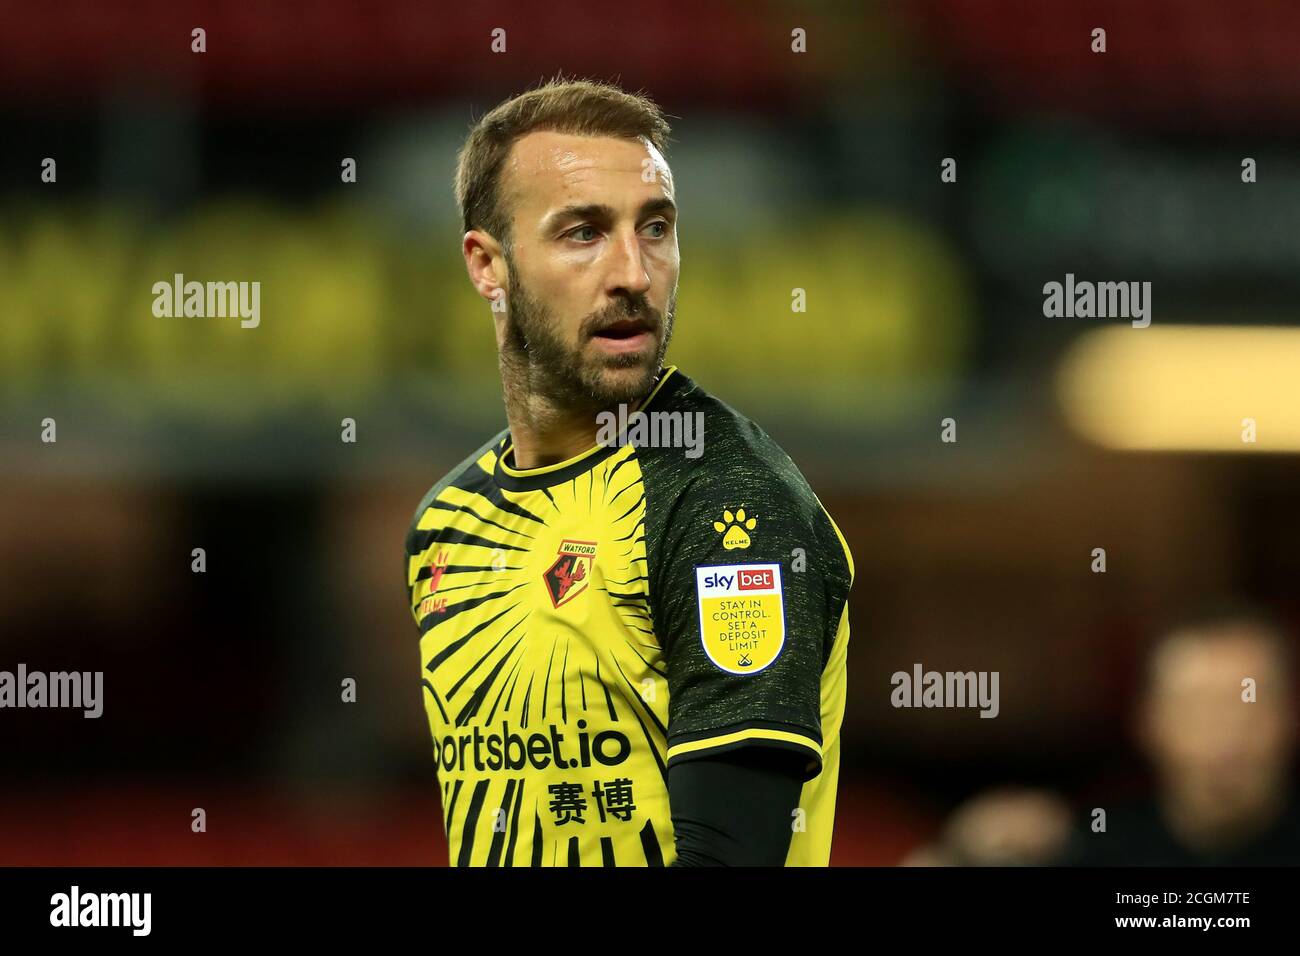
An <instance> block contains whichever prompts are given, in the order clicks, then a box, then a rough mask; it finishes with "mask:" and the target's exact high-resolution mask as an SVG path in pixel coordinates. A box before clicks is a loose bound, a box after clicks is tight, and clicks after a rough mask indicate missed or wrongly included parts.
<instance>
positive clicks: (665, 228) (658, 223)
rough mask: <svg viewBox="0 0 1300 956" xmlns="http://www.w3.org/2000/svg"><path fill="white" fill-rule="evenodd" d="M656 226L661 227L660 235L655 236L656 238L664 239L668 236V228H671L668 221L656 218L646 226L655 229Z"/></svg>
mask: <svg viewBox="0 0 1300 956" xmlns="http://www.w3.org/2000/svg"><path fill="white" fill-rule="evenodd" d="M656 226H658V227H659V229H660V230H661V231H660V233H659V234H658V235H656V236H655V237H654V238H655V239H664V238H666V237H667V236H668V230H669V226H668V223H667V222H665V221H664V220H662V219H656V220H655V221H654V222H652V223H650V224H649V225H648V226H646V228H647V229H653V228H655V227H656Z"/></svg>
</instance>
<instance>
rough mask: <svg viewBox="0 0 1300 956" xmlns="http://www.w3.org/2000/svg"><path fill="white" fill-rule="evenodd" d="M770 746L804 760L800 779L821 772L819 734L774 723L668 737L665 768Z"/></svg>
mask: <svg viewBox="0 0 1300 956" xmlns="http://www.w3.org/2000/svg"><path fill="white" fill-rule="evenodd" d="M756 746H757V747H773V748H777V749H780V750H789V751H792V752H794V753H798V754H801V755H803V756H804V757H805V758H806V761H807V762H806V763H805V765H804V780H805V781H808V780H811V779H813V778H814V777H816V776H817V775H818V774H819V773H821V769H822V742H821V735H820V734H819V733H816V732H815V731H812V730H809V729H808V728H806V727H799V726H797V725H795V724H785V723H778V722H774V721H762V720H755V721H746V722H744V723H739V724H732V725H730V726H728V727H722V728H718V729H716V730H701V731H695V732H687V733H680V734H670V735H669V738H668V766H669V767H672V766H673V765H674V764H677V763H681V762H682V761H686V760H695V759H698V758H700V757H713V756H716V755H718V754H721V753H727V752H730V751H734V750H740V749H742V748H744V747H756Z"/></svg>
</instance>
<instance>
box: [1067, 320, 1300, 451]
mask: <svg viewBox="0 0 1300 956" xmlns="http://www.w3.org/2000/svg"><path fill="white" fill-rule="evenodd" d="M1056 387H1057V394H1058V397H1059V400H1060V403H1061V407H1062V410H1063V412H1064V415H1065V419H1066V421H1067V422H1068V423H1069V424H1070V426H1071V427H1072V428H1074V429H1075V430H1076V431H1078V432H1079V433H1080V434H1082V435H1084V436H1085V437H1086V438H1088V439H1090V440H1091V441H1094V442H1096V443H1098V444H1100V445H1102V446H1104V447H1107V448H1113V449H1116V450H1121V451H1197V452H1235V453H1238V454H1241V453H1247V454H1261V453H1268V452H1272V453H1278V452H1297V451H1300V329H1295V328H1281V327H1265V326H1164V327H1160V326H1151V327H1150V328H1145V329H1133V328H1129V327H1122V328H1107V329H1100V330H1097V331H1094V332H1089V333H1087V334H1085V335H1083V336H1081V337H1080V338H1079V339H1078V340H1077V341H1076V342H1075V343H1074V344H1073V345H1072V346H1071V347H1070V349H1069V350H1068V351H1067V352H1066V355H1065V357H1064V359H1063V360H1062V362H1061V365H1060V368H1059V370H1058V373H1057V379H1056Z"/></svg>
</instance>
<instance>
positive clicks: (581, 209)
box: [542, 196, 677, 232]
mask: <svg viewBox="0 0 1300 956" xmlns="http://www.w3.org/2000/svg"><path fill="white" fill-rule="evenodd" d="M656 212H672V213H676V212H677V204H676V203H675V202H673V201H672V200H671V199H669V198H668V197H667V196H659V197H658V198H656V199H647V200H646V201H645V202H643V203H642V204H641V208H640V209H638V210H637V218H638V219H641V218H644V217H645V216H648V215H650V214H651V213H656ZM615 215H616V213H615V212H614V209H613V207H612V206H607V205H605V204H604V203H598V202H593V203H581V204H576V205H572V206H563V207H561V208H559V209H557V210H555V211H554V212H551V213H548V214H547V216H546V218H544V219H543V220H542V226H543V230H544V231H547V232H549V231H550V230H551V229H552V228H554V227H555V226H556V225H558V224H559V222H560V221H561V220H563V219H570V218H572V219H613V218H614V217H615Z"/></svg>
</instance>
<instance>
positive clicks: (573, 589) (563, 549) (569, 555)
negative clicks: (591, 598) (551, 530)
mask: <svg viewBox="0 0 1300 956" xmlns="http://www.w3.org/2000/svg"><path fill="white" fill-rule="evenodd" d="M594 560H596V542H594V541H574V540H572V539H565V540H564V541H561V542H560V548H559V550H558V551H556V553H555V561H554V563H553V564H552V565H551V566H550V567H549V568H547V569H546V571H545V573H544V574H543V575H542V581H543V582H544V583H545V584H546V593H547V594H549V595H550V596H551V604H552V605H553V606H554V607H559V606H560V605H562V604H568V603H569V602H570V601H572V600H573V599H574V598H576V597H577V596H578V595H579V594H581V593H582V592H583V591H585V590H587V584H588V583H589V581H590V578H591V562H592V561H594Z"/></svg>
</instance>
